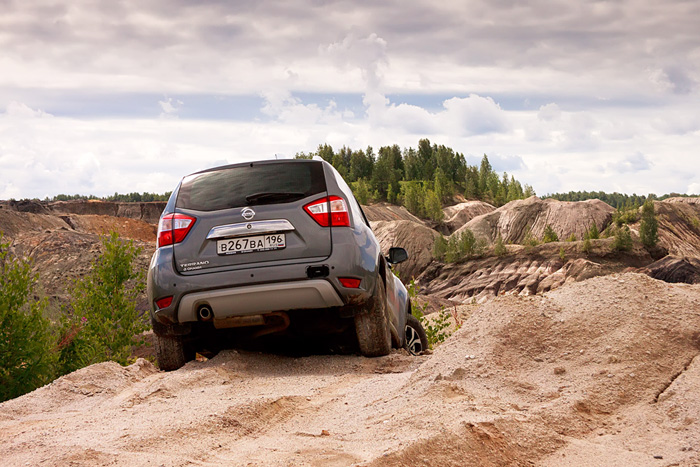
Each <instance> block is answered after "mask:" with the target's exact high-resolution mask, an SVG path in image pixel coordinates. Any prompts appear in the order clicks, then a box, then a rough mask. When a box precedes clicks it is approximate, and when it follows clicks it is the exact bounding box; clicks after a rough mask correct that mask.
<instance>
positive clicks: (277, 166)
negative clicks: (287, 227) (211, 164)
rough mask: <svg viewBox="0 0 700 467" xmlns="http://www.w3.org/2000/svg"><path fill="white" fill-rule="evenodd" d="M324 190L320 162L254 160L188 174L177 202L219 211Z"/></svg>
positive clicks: (184, 205)
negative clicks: (254, 161) (265, 161)
mask: <svg viewBox="0 0 700 467" xmlns="http://www.w3.org/2000/svg"><path fill="white" fill-rule="evenodd" d="M324 191H326V181H325V179H324V177H323V166H322V165H321V163H320V162H316V161H294V162H292V161H286V162H279V163H277V162H272V163H262V164H261V163H258V164H256V163H252V164H246V165H240V166H235V167H227V168H222V169H217V170H211V171H207V172H200V173H196V174H193V175H189V176H187V177H185V179H184V180H183V181H182V185H181V187H180V193H179V195H178V198H177V206H178V207H179V208H183V209H192V210H195V211H217V210H219V209H228V208H235V207H242V206H253V205H259V204H269V203H275V204H278V203H289V202H292V201H296V200H299V199H302V198H306V197H307V196H311V195H314V194H316V193H321V192H324Z"/></svg>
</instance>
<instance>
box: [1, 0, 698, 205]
mask: <svg viewBox="0 0 700 467" xmlns="http://www.w3.org/2000/svg"><path fill="white" fill-rule="evenodd" d="M698 24H700V2H698V1H696V0H665V1H664V2H658V1H652V0H617V1H589V0H581V1H578V2H572V1H570V0H550V1H545V0H532V1H515V0H466V1H461V2H457V1H454V2H434V1H432V0H431V1H428V0H417V1H410V0H386V1H376V0H373V1H366V0H356V1H337V2H333V1H328V2H327V1H321V0H279V1H274V0H273V1H270V0H237V1H226V0H198V1H191V0H169V1H166V0H149V1H147V2H143V1H139V0H112V1H108V2H105V1H99V0H71V1H70V2H69V1H48V0H0V199H9V198H16V199H20V198H40V199H43V198H45V197H47V196H48V197H52V196H54V195H57V194H61V193H64V194H83V195H88V194H94V195H97V196H105V195H110V194H113V193H115V192H119V193H130V192H135V191H137V192H144V191H147V192H156V193H163V192H166V191H171V190H173V189H174V188H175V186H176V185H177V183H178V182H179V180H180V179H181V178H182V177H183V176H184V175H187V174H189V173H191V172H194V171H197V170H201V169H205V168H209V167H213V166H217V165H224V164H228V163H235V162H242V161H248V160H259V159H269V158H272V157H275V154H277V155H278V157H293V156H294V155H295V154H296V153H299V152H311V151H314V150H315V149H316V148H317V147H318V146H319V145H320V144H330V145H331V146H332V147H333V148H334V149H339V148H341V147H342V146H347V147H349V148H351V149H364V148H366V147H367V146H372V147H373V148H375V151H376V149H378V148H379V147H381V146H384V145H393V144H398V145H399V146H401V147H402V148H409V147H414V148H415V147H417V145H418V141H419V140H420V139H422V138H428V139H429V140H430V141H431V143H435V144H443V145H446V146H448V147H451V148H452V149H454V150H455V151H457V152H460V153H462V154H464V155H465V157H466V159H467V162H468V163H470V164H472V165H476V164H478V163H479V162H480V160H481V158H482V156H483V155H484V154H486V155H488V157H489V160H490V161H491V164H492V166H493V168H494V169H495V170H496V171H498V172H499V173H501V172H504V171H506V172H508V174H509V175H514V176H515V178H517V179H518V180H520V181H521V182H523V183H528V184H530V185H532V186H533V188H534V189H535V191H536V192H537V194H538V195H545V194H547V193H555V192H567V191H572V190H573V191H578V190H587V191H607V192H613V191H617V192H621V193H628V194H632V193H636V194H647V193H656V194H658V195H661V194H665V193H670V192H677V193H687V194H691V193H700V175H699V174H700V27H698Z"/></svg>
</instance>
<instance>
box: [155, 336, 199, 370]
mask: <svg viewBox="0 0 700 467" xmlns="http://www.w3.org/2000/svg"><path fill="white" fill-rule="evenodd" d="M154 336H155V344H156V357H157V358H158V367H159V368H160V369H161V370H163V371H173V370H177V369H178V368H181V367H182V366H183V365H184V364H185V363H187V362H188V361H190V360H191V359H192V357H193V356H191V355H189V354H190V352H188V349H187V346H186V345H185V342H184V340H183V338H182V337H181V336H159V335H158V334H154Z"/></svg>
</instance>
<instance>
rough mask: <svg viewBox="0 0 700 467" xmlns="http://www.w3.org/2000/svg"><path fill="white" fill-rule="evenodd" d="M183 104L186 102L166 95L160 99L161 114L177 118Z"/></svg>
mask: <svg viewBox="0 0 700 467" xmlns="http://www.w3.org/2000/svg"><path fill="white" fill-rule="evenodd" d="M183 104H184V102H182V101H181V100H179V99H173V98H172V97H166V98H165V99H164V100H162V101H158V105H160V109H161V113H160V116H161V117H163V118H177V116H178V112H179V111H180V108H181V107H182V106H183Z"/></svg>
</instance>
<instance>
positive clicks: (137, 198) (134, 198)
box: [44, 191, 172, 203]
mask: <svg viewBox="0 0 700 467" xmlns="http://www.w3.org/2000/svg"><path fill="white" fill-rule="evenodd" d="M171 194H172V191H167V192H165V193H164V194H162V195H161V194H158V193H148V192H143V193H137V192H134V193H128V194H120V193H114V194H113V195H111V196H103V197H98V196H95V195H87V196H86V195H64V194H60V195H56V196H54V197H52V198H48V197H47V198H45V199H44V201H75V200H83V201H87V200H93V199H94V200H101V201H115V202H123V203H134V202H135V203H146V202H151V201H167V200H168V199H169V198H170V195H171Z"/></svg>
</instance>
